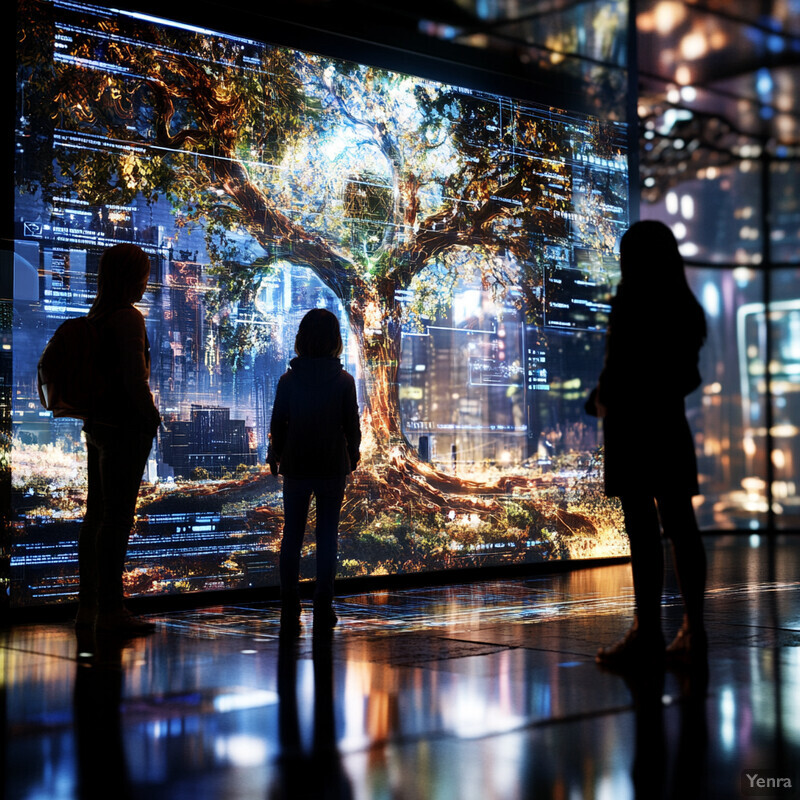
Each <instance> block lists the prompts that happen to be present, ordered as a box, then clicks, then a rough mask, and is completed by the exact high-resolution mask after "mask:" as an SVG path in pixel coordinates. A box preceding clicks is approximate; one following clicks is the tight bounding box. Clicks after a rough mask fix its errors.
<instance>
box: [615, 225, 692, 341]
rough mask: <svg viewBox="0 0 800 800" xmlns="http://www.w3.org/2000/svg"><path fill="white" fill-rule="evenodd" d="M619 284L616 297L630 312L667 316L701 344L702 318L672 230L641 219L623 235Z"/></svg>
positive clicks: (620, 251) (620, 250)
mask: <svg viewBox="0 0 800 800" xmlns="http://www.w3.org/2000/svg"><path fill="white" fill-rule="evenodd" d="M619 255H620V271H621V273H622V281H621V282H620V285H619V288H618V290H617V298H618V300H619V301H620V302H621V304H622V305H623V306H627V309H628V312H629V313H630V312H631V311H633V310H634V309H635V310H636V311H638V312H640V313H642V314H645V315H646V314H648V313H662V314H663V313H668V314H670V315H674V319H675V322H676V324H678V325H684V326H691V327H690V329H689V330H687V333H689V334H690V336H691V337H692V338H696V339H697V340H698V341H699V343H700V344H702V343H703V342H704V341H705V338H706V334H707V330H706V319H705V313H704V312H703V307H702V306H701V305H700V303H698V302H697V298H696V297H695V296H694V294H693V293H692V290H691V288H690V287H689V284H688V282H687V280H686V270H685V268H684V263H683V257H682V256H681V253H680V250H679V249H678V242H677V240H676V239H675V236H674V234H673V233H672V231H671V230H670V229H669V227H667V226H666V225H665V224H664V223H663V222H658V221H657V220H641V221H640V222H635V223H634V224H633V225H631V227H630V228H628V230H627V231H626V232H625V234H624V235H623V237H622V239H621V240H620V245H619Z"/></svg>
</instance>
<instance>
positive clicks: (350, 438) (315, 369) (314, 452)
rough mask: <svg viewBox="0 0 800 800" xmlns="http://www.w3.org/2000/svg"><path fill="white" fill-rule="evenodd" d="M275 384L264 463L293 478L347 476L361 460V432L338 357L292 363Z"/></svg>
mask: <svg viewBox="0 0 800 800" xmlns="http://www.w3.org/2000/svg"><path fill="white" fill-rule="evenodd" d="M289 366H290V369H289V370H288V371H287V372H286V373H284V374H283V375H282V376H281V378H280V380H279V381H278V388H277V390H276V392H275V404H274V406H273V408H272V421H271V423H270V452H269V456H268V460H269V463H270V467H271V469H272V470H273V472H274V471H275V470H276V466H277V471H278V472H279V473H280V474H281V475H286V476H288V477H292V478H328V477H336V476H339V475H347V474H348V473H350V472H352V471H353V470H354V469H355V468H356V465H357V464H358V461H359V458H360V451H359V448H360V445H361V427H360V424H359V418H358V402H357V400H356V387H355V381H354V380H353V377H352V376H351V375H350V374H349V373H347V372H345V371H344V369H343V368H342V365H341V362H340V361H339V359H338V358H333V357H328V358H303V357H298V358H293V359H292V360H291V361H290V362H289Z"/></svg>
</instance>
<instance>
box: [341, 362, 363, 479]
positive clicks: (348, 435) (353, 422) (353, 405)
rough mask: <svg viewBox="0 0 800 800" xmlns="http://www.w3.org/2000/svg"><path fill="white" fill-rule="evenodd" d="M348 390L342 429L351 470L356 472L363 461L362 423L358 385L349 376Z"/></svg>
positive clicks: (345, 396)
mask: <svg viewBox="0 0 800 800" xmlns="http://www.w3.org/2000/svg"><path fill="white" fill-rule="evenodd" d="M347 378H348V381H347V388H346V390H345V395H344V420H343V422H342V427H343V429H344V436H345V439H346V440H347V455H348V456H349V458H350V469H351V470H354V469H355V468H356V466H357V465H358V462H359V460H360V459H361V422H360V420H359V417H358V399H357V397H356V384H355V381H354V380H353V378H352V377H351V376H350V375H348V376H347Z"/></svg>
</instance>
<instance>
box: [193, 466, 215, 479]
mask: <svg viewBox="0 0 800 800" xmlns="http://www.w3.org/2000/svg"><path fill="white" fill-rule="evenodd" d="M189 477H190V478H191V479H192V480H193V481H207V480H208V479H209V478H210V477H211V474H210V473H209V471H208V470H207V469H206V468H205V467H195V468H194V469H193V470H192V471H191V472H190V473H189Z"/></svg>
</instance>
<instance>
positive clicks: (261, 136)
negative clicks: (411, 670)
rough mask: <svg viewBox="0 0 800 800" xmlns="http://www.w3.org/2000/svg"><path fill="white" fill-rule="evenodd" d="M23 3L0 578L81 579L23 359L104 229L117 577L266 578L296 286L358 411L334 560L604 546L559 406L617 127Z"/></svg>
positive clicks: (297, 312) (51, 441)
mask: <svg viewBox="0 0 800 800" xmlns="http://www.w3.org/2000/svg"><path fill="white" fill-rule="evenodd" d="M18 24H19V27H20V30H19V36H18V41H19V50H18V78H17V114H16V119H17V122H16V128H17V139H16V142H17V153H16V186H17V190H16V208H15V225H16V232H15V284H14V309H13V311H14V313H13V414H12V420H13V423H12V428H13V429H12V431H11V442H12V445H11V451H10V461H11V469H12V509H11V518H12V527H13V540H12V562H11V576H12V603H14V604H16V605H26V604H33V603H45V602H59V601H63V600H66V599H70V598H71V597H73V596H74V595H75V593H76V590H77V582H78V575H77V545H76V543H77V537H78V531H79V527H80V523H81V517H82V514H83V510H84V500H85V494H86V475H85V467H84V447H83V444H82V441H81V423H80V421H79V420H70V419H63V418H60V419H54V418H53V417H52V416H51V415H50V413H49V412H47V411H45V410H44V409H42V408H41V407H40V405H39V402H38V397H37V387H36V363H37V360H38V357H39V354H40V353H41V350H42V348H43V347H44V345H45V343H46V342H47V340H48V338H49V336H50V335H51V334H52V332H53V331H54V330H55V328H56V327H57V326H58V324H59V323H60V322H61V321H62V320H63V319H65V318H67V317H71V316H76V315H79V314H83V313H85V312H86V310H87V308H88V306H89V305H90V303H91V301H92V298H93V296H94V293H95V289H96V274H97V266H98V261H99V258H100V255H101V253H102V251H103V250H104V249H105V248H106V247H108V246H111V245H113V244H115V243H117V242H135V243H137V244H139V245H140V246H141V247H142V248H143V249H144V250H145V251H146V252H147V253H148V254H149V256H150V259H151V263H152V271H151V276H150V281H149V284H148V289H147V292H146V294H145V297H144V298H143V300H142V302H141V304H140V305H139V307H140V309H141V310H142V312H143V314H144V315H145V317H146V323H147V329H148V335H149V339H150V345H151V356H152V374H151V387H152V390H153V393H154V396H155V398H156V402H157V404H158V406H159V408H160V409H161V412H162V416H163V419H164V424H163V429H162V430H161V431H160V432H159V435H158V438H157V440H156V441H155V443H154V447H153V451H152V454H151V457H150V461H149V463H148V466H147V469H146V473H145V475H144V480H143V483H142V488H141V494H140V502H139V506H138V511H137V519H136V524H135V529H134V531H133V534H132V537H131V541H130V547H129V559H128V563H127V568H126V573H125V585H126V591H127V592H128V593H129V594H132V595H135V594H145V593H174V592H186V591H202V590H212V589H227V588H244V587H259V586H270V585H276V584H277V582H278V572H277V562H278V549H279V543H280V536H281V528H282V504H281V487H280V482H279V479H277V478H274V477H272V476H271V475H270V473H269V470H268V468H267V467H266V466H265V463H264V462H265V455H266V448H267V431H268V427H269V419H270V412H271V406H272V401H273V398H274V393H275V387H276V384H277V381H278V378H279V377H280V375H281V374H282V373H283V372H284V371H285V370H286V368H287V365H288V362H289V360H290V359H291V358H292V356H293V355H294V353H293V344H294V337H295V333H296V330H297V325H298V322H299V320H300V319H301V317H302V316H303V314H304V313H305V312H306V311H307V310H308V309H310V308H314V307H325V308H328V309H330V310H331V311H333V312H334V313H336V314H337V315H338V317H339V319H340V321H341V324H342V329H343V332H344V335H345V351H344V354H343V356H342V359H343V362H344V365H345V368H346V369H347V370H348V371H350V372H351V373H352V374H353V375H354V376H355V377H356V379H357V385H358V392H359V406H360V409H361V413H362V420H361V424H362V430H363V436H364V441H363V461H362V464H361V465H360V467H359V469H358V470H357V471H356V472H355V473H354V474H353V476H352V478H351V480H350V482H349V485H348V489H347V494H346V498H345V504H344V508H343V511H342V522H341V527H340V531H341V534H340V551H339V552H340V556H339V564H340V569H339V574H340V576H342V577H346V576H362V575H385V574H392V573H401V572H402V573H408V572H415V571H422V570H442V569H451V568H459V567H467V566H480V565H495V564H505V563H521V562H537V561H544V560H551V559H569V558H586V557H604V556H610V555H620V554H623V553H625V552H626V547H627V542H626V539H625V537H624V536H623V535H622V532H621V519H620V514H619V511H618V508H617V506H616V505H615V504H614V502H611V501H608V500H607V499H606V498H605V497H604V496H603V493H602V468H601V466H602V449H601V439H600V437H599V433H598V426H597V423H596V421H595V420H593V419H591V418H589V417H587V416H586V415H585V413H584V411H583V402H584V399H585V396H586V394H587V392H588V391H589V389H590V388H591V386H592V385H593V383H594V381H595V379H596V377H597V374H598V372H599V370H600V368H601V365H602V358H603V339H604V330H605V325H606V322H607V313H608V310H609V300H610V297H611V295H612V294H613V291H614V284H615V281H616V278H617V276H618V255H617V244H618V239H619V237H620V235H621V234H622V232H623V231H624V229H625V228H626V226H627V222H628V218H627V177H628V176H627V161H626V148H625V142H626V134H625V129H624V126H623V125H621V124H620V123H614V122H607V121H603V120H599V119H596V118H592V117H589V116H586V115H584V114H582V113H577V112H571V111H570V110H569V109H559V108H555V107H552V106H549V105H547V106H544V105H538V104H537V103H536V102H532V101H529V100H520V99H515V98H511V97H504V96H500V95H496V94H492V93H489V92H486V91H484V90H480V91H479V90H471V89H470V88H465V87H459V86H452V85H446V84H443V83H440V82H437V81H435V80H433V79H432V76H429V75H428V76H423V77H420V76H414V75H409V74H401V73H398V72H392V71H388V70H386V69H382V68H378V67H375V66H369V65H364V64H360V63H355V62H348V61H343V60H337V59H334V58H329V57H326V56H325V55H320V54H316V53H310V52H303V51H300V50H296V49H290V48H287V47H280V46H274V45H271V44H267V43H265V42H262V41H258V40H252V39H246V38H242V37H239V36H231V35H226V34H223V33H217V32H214V31H210V30H206V29H200V28H196V27H192V26H189V25H186V24H184V23H173V22H169V21H165V20H161V19H153V18H152V17H146V16H144V15H139V14H136V13H133V12H128V11H119V10H110V9H105V8H101V7H99V6H96V5H88V4H83V3H79V2H71V1H70V2H67V0H52V1H50V0H36V1H35V2H22V3H21V5H20V7H19V10H18ZM258 35H261V33H260V32H259V34H258ZM264 36H265V37H266V36H267V34H266V33H264ZM434 77H435V76H434ZM310 526H311V527H313V511H312V519H311V520H310ZM307 544H308V549H307V551H306V552H305V556H304V561H303V571H304V574H305V575H308V576H310V575H313V552H312V551H313V536H309V537H308V539H307Z"/></svg>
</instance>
